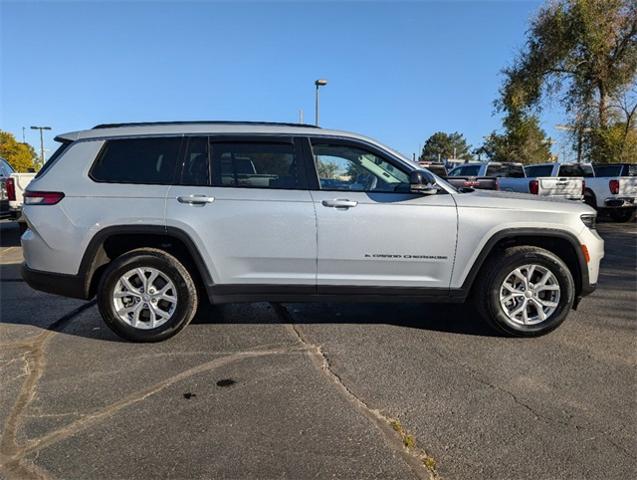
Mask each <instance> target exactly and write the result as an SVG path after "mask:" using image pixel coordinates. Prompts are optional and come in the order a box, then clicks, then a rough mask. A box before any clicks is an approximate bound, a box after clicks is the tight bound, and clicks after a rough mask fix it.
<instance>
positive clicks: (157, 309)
mask: <svg viewBox="0 0 637 480" xmlns="http://www.w3.org/2000/svg"><path fill="white" fill-rule="evenodd" d="M97 303H98V307H99V310H100V313H101V314H102V317H103V318H104V321H105V322H106V324H107V325H108V326H109V327H110V328H111V330H113V331H114V332H115V333H116V334H117V335H118V336H120V337H122V338H124V339H126V340H131V341H133V342H157V341H160V340H165V339H166V338H169V337H172V336H173V335H175V334H177V333H178V332H179V331H180V330H181V329H182V328H184V327H185V326H186V325H188V323H190V321H191V320H192V318H193V316H194V315H195V312H196V311H197V304H198V297H197V288H196V287H195V284H194V282H193V280H192V277H191V276H190V274H189V273H188V271H187V270H186V269H185V268H184V266H183V265H182V264H181V263H180V262H179V260H177V259H176V258H175V257H173V256H172V255H169V254H168V253H166V252H164V251H163V250H157V249H152V248H142V249H138V250H133V251H131V252H128V253H126V254H124V255H122V256H121V257H118V258H116V259H115V260H113V261H112V262H111V263H110V264H109V265H108V267H107V269H106V271H105V272H104V274H103V275H102V277H101V279H100V283H99V287H98V295H97Z"/></svg>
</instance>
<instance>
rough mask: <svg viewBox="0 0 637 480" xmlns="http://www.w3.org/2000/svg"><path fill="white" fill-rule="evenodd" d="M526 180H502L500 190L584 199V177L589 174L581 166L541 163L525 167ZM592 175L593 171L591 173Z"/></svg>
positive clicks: (499, 185)
mask: <svg viewBox="0 0 637 480" xmlns="http://www.w3.org/2000/svg"><path fill="white" fill-rule="evenodd" d="M524 173H525V175H526V177H525V178H500V179H498V190H502V191H505V192H521V193H531V194H533V195H537V196H539V197H550V198H555V199H565V200H575V201H578V202H581V201H583V199H584V178H583V177H584V176H589V173H587V172H586V171H584V170H582V168H581V165H579V164H567V163H540V164H536V165H526V166H525V167H524ZM590 175H592V169H591V171H590Z"/></svg>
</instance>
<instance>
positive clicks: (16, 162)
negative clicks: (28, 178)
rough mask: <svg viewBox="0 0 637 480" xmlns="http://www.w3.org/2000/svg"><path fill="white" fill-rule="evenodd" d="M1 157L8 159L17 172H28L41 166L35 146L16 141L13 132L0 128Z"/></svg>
mask: <svg viewBox="0 0 637 480" xmlns="http://www.w3.org/2000/svg"><path fill="white" fill-rule="evenodd" d="M0 157H2V158H4V159H5V160H7V161H8V162H9V164H10V165H11V166H12V167H13V169H14V170H15V171H16V172H28V171H29V169H37V168H38V166H39V165H38V163H37V161H36V159H37V155H36V154H35V150H33V147H32V146H31V145H29V144H28V143H21V142H18V141H16V139H15V137H14V136H13V135H12V134H11V133H9V132H5V131H3V130H0Z"/></svg>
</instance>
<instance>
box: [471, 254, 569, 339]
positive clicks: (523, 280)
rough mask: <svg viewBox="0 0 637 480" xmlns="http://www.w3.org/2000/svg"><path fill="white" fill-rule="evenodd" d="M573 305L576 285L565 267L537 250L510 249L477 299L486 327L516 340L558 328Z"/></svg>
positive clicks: (487, 275) (492, 266) (494, 264)
mask: <svg viewBox="0 0 637 480" xmlns="http://www.w3.org/2000/svg"><path fill="white" fill-rule="evenodd" d="M574 299H575V284H574V282H573V276H572V275H571V272H570V270H569V269H568V267H567V266H566V264H565V263H564V262H563V261H562V260H561V259H560V258H559V257H557V256H556V255H555V254H553V253H551V252H549V251H548V250H544V249H542V248H539V247H511V248H507V249H506V250H504V251H503V252H502V253H501V254H500V255H497V256H494V257H492V258H491V259H490V260H489V262H488V264H487V265H486V266H485V268H484V270H483V277H482V278H481V279H480V283H479V286H478V288H477V289H476V292H475V297H474V300H475V302H476V303H477V307H478V311H479V312H480V314H481V315H482V317H483V318H484V319H485V320H486V321H487V323H489V324H490V325H491V326H492V327H493V328H495V329H496V330H498V331H499V332H501V333H504V334H506V335H510V336H518V337H533V336H538V335H543V334H545V333H548V332H550V331H551V330H554V329H555V328H557V327H558V326H559V325H560V324H561V323H562V322H563V321H564V319H565V318H566V316H567V315H568V312H569V311H570V310H571V307H572V306H573V301H574Z"/></svg>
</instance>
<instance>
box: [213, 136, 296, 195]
mask: <svg viewBox="0 0 637 480" xmlns="http://www.w3.org/2000/svg"><path fill="white" fill-rule="evenodd" d="M210 149H211V157H212V168H213V176H212V184H213V185H215V186H219V187H247V188H278V189H298V188H303V179H302V168H301V165H300V164H299V160H298V159H297V156H296V154H295V151H294V145H292V144H291V143H290V144H287V143H258V142H214V143H212V144H211V145H210Z"/></svg>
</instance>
